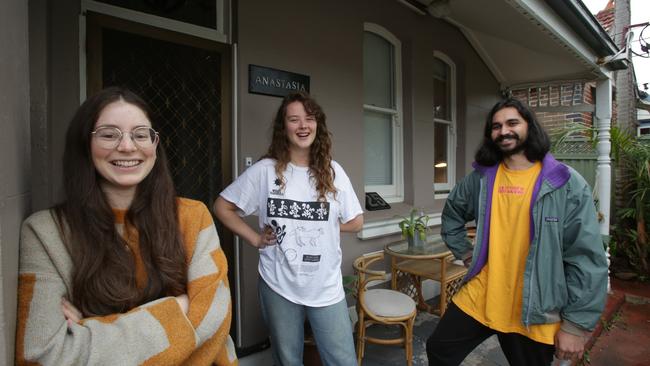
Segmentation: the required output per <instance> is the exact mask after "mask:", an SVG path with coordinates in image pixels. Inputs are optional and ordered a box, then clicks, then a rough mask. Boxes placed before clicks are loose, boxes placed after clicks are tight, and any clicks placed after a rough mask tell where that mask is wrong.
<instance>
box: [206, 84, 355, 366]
mask: <svg viewBox="0 0 650 366" xmlns="http://www.w3.org/2000/svg"><path fill="white" fill-rule="evenodd" d="M331 146H332V143H331V140H330V133H329V132H328V130H327V125H326V123H325V114H324V113H323V110H322V109H321V107H320V106H319V105H318V104H317V103H316V101H315V100H314V99H312V98H310V97H309V96H308V95H306V94H304V93H296V94H291V95H289V96H287V97H286V98H285V99H284V100H283V102H282V104H281V105H280V108H279V109H278V112H277V114H276V116H275V120H274V122H273V137H272V141H271V145H270V146H269V149H268V153H267V154H266V156H265V158H264V159H262V160H260V161H258V162H257V163H256V164H254V165H253V166H251V167H250V168H248V169H246V170H245V171H244V172H243V174H242V175H241V176H239V177H238V178H237V180H236V181H235V182H233V183H232V184H231V185H230V186H228V187H227V188H226V189H225V190H224V191H223V192H221V196H220V197H219V198H218V199H217V201H216V202H215V211H216V213H217V217H218V218H219V220H221V221H222V222H223V224H224V225H225V226H226V227H228V228H229V229H230V230H232V231H233V232H235V233H236V234H237V235H239V236H241V237H242V238H244V239H245V240H246V241H247V242H248V243H250V244H252V245H253V246H254V247H257V248H258V249H259V254H260V262H259V266H258V270H259V274H260V277H261V278H260V280H259V287H258V288H259V296H260V303H261V308H262V314H263V316H264V319H265V321H266V324H267V326H268V328H269V331H270V335H271V343H272V346H273V356H274V359H275V364H276V365H285V366H293V365H302V354H303V336H304V321H305V317H307V318H308V319H309V323H310V325H311V328H312V330H313V332H314V338H315V340H316V344H317V346H318V351H319V353H320V356H321V359H322V360H323V363H324V364H325V365H356V363H357V361H356V355H355V351H354V341H353V339H352V327H351V324H350V318H349V315H348V309H347V304H346V302H345V294H344V292H343V286H342V279H341V246H340V232H341V231H347V232H356V231H359V230H360V229H361V227H362V225H363V216H362V213H363V211H362V210H361V206H360V204H359V201H358V199H357V196H356V194H355V193H354V190H353V188H352V184H351V183H350V180H349V179H348V176H347V175H346V174H345V172H344V171H343V168H341V166H340V165H339V164H338V163H336V162H335V161H333V160H332V155H331ZM240 214H241V215H251V214H256V215H258V218H259V221H258V223H259V230H255V229H253V228H251V227H250V226H248V225H247V224H246V223H245V222H244V221H243V220H242V218H241V217H240Z"/></svg>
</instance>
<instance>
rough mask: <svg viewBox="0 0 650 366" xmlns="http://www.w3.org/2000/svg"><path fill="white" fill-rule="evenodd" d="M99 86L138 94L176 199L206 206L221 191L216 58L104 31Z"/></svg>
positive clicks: (213, 54)
mask: <svg viewBox="0 0 650 366" xmlns="http://www.w3.org/2000/svg"><path fill="white" fill-rule="evenodd" d="M102 35H103V37H102V40H103V52H102V54H103V56H102V62H103V70H102V80H103V85H104V87H107V86H111V85H119V86H124V87H127V88H129V89H131V90H133V91H134V92H135V93H137V94H139V95H140V96H141V97H142V98H144V99H145V101H147V103H149V105H150V106H151V108H152V110H153V114H154V116H153V119H154V120H155V121H154V126H155V127H154V128H156V129H157V130H158V131H159V132H160V141H161V143H162V144H163V146H164V148H165V151H166V153H167V159H168V161H169V165H170V169H171V171H172V175H173V179H174V184H175V186H176V190H177V193H178V194H179V195H180V196H183V197H188V198H193V199H197V200H200V201H203V202H204V203H205V204H206V205H208V207H211V205H212V203H213V202H214V200H215V199H216V198H217V195H218V194H219V192H220V191H221V189H222V188H223V187H222V186H221V185H222V170H221V154H222V151H221V139H222V136H221V122H220V121H221V90H220V89H221V88H220V80H221V77H220V66H221V65H220V62H221V56H220V55H219V53H217V52H215V51H210V50H204V49H199V48H194V47H189V46H185V45H181V44H176V43H171V42H166V41H161V40H157V39H152V38H147V37H142V36H139V35H135V34H131V33H124V32H120V31H116V30H111V29H103V34H102Z"/></svg>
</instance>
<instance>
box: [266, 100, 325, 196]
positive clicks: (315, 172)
mask: <svg viewBox="0 0 650 366" xmlns="http://www.w3.org/2000/svg"><path fill="white" fill-rule="evenodd" d="M293 102H300V103H302V105H303V106H304V107H305V111H306V112H307V114H308V115H313V116H314V117H315V118H316V125H317V128H316V138H315V139H314V142H313V143H312V144H311V146H310V148H309V173H310V175H311V177H312V179H314V181H315V183H316V191H317V192H318V200H319V201H326V200H327V199H326V197H327V194H328V193H331V194H332V195H333V196H334V197H335V198H336V188H335V187H334V169H333V168H332V153H331V150H332V138H331V134H330V132H329V130H328V129H327V123H325V120H326V116H325V113H324V112H323V109H322V108H321V106H320V105H319V104H318V103H317V102H316V100H314V98H312V97H310V96H309V95H308V94H307V93H304V92H297V93H291V94H289V95H287V96H286V97H285V98H284V99H283V100H282V104H280V107H279V108H278V111H277V113H276V114H275V119H274V120H273V135H272V138H271V145H270V146H269V149H268V151H267V153H266V155H264V157H266V158H271V159H275V161H276V164H275V174H276V175H277V176H278V178H279V179H280V180H281V181H282V185H281V188H282V189H284V187H285V184H286V181H285V179H284V176H283V174H282V172H284V170H285V169H286V168H287V164H288V163H289V162H290V161H291V156H290V154H289V138H288V137H287V129H286V127H285V118H286V116H287V106H288V105H289V104H291V103H293Z"/></svg>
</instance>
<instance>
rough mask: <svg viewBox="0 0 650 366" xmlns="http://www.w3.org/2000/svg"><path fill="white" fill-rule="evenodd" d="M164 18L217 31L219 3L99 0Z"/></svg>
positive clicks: (207, 0)
mask: <svg viewBox="0 0 650 366" xmlns="http://www.w3.org/2000/svg"><path fill="white" fill-rule="evenodd" d="M97 1H99V2H102V3H106V4H110V5H115V6H119V7H121V8H127V9H131V10H136V11H141V12H143V13H147V14H152V15H157V16H159V17H163V18H169V19H174V20H178V21H181V22H185V23H190V24H195V25H198V26H201V27H207V28H212V29H217V4H216V3H217V2H216V1H215V0H186V1H183V0H173V1H151V0H97Z"/></svg>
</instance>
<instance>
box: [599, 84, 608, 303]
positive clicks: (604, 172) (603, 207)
mask: <svg viewBox="0 0 650 366" xmlns="http://www.w3.org/2000/svg"><path fill="white" fill-rule="evenodd" d="M611 125H612V81H611V79H609V78H607V79H604V80H599V81H598V82H597V83H596V128H597V130H598V143H597V145H596V149H597V151H598V166H597V168H596V180H597V186H598V204H599V207H598V211H599V212H600V214H601V215H602V221H601V222H600V233H601V235H606V236H607V237H609V218H610V202H611V192H612V190H611V186H612V167H611V159H610V157H609V153H610V151H611V149H612V144H611V135H610V133H609V130H610V128H611ZM607 244H608V245H607V265H608V266H609V264H610V262H609V240H608V243H607ZM610 290H611V286H610V283H609V278H608V279H607V291H610Z"/></svg>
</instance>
